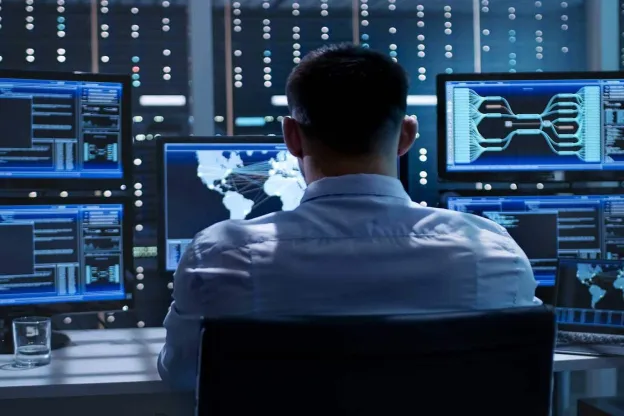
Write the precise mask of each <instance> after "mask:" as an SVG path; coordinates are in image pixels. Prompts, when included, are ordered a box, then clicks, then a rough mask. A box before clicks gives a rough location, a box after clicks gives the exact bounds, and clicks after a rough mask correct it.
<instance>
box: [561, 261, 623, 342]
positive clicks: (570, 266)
mask: <svg viewBox="0 0 624 416" xmlns="http://www.w3.org/2000/svg"><path fill="white" fill-rule="evenodd" d="M623 290H624V260H618V261H612V260H591V261H590V260H569V259H568V260H562V261H561V262H560V264H559V271H558V274H557V296H556V301H555V306H556V314H557V323H558V327H559V329H560V330H562V331H573V332H588V333H603V334H611V335H624V296H623Z"/></svg>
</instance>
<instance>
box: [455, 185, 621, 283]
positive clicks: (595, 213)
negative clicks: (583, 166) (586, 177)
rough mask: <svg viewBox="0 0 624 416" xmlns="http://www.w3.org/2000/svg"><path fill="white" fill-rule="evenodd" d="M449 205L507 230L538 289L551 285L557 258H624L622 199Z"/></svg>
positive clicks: (515, 199) (466, 200)
mask: <svg viewBox="0 0 624 416" xmlns="http://www.w3.org/2000/svg"><path fill="white" fill-rule="evenodd" d="M447 206H448V209H450V210H453V211H461V212H467V213H471V214H476V215H480V216H482V217H485V218H489V219H490V220H492V221H494V222H496V223H498V224H500V225H502V226H503V227H505V228H506V229H507V230H508V231H509V234H510V235H511V236H512V237H513V238H514V240H515V241H516V242H517V243H518V245H519V246H520V247H521V248H522V249H523V250H524V251H525V253H526V254H527V257H528V258H529V261H530V262H531V265H532V266H533V272H534V274H535V278H536V280H537V282H538V284H539V285H540V286H554V284H555V276H556V271H557V264H558V260H559V259H565V258H570V259H574V258H583V259H619V258H623V257H624V228H622V227H620V224H621V222H622V221H624V196H621V195H602V196H600V195H592V196H579V195H564V196H487V197H485V196H483V197H482V196H474V197H468V196H466V197H450V198H449V199H448V203H447Z"/></svg>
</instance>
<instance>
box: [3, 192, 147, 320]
mask: <svg viewBox="0 0 624 416" xmlns="http://www.w3.org/2000/svg"><path fill="white" fill-rule="evenodd" d="M16 205H26V206H42V205H122V207H123V213H122V215H123V218H122V236H121V237H122V244H123V246H122V247H123V249H122V261H123V263H124V267H123V270H122V274H123V279H124V291H125V299H119V300H106V301H94V302H65V303H61V302H59V303H42V304H20V305H0V313H2V315H7V316H16V315H24V316H25V315H33V314H34V315H43V316H54V315H63V314H73V313H83V312H108V311H121V310H126V308H127V310H130V309H133V308H134V301H135V287H134V286H135V276H134V257H133V252H132V247H133V239H134V209H133V204H132V202H131V201H130V200H129V198H123V197H111V198H102V197H100V198H95V197H94V198H80V199H70V198H15V199H5V200H3V203H2V204H0V209H2V208H3V207H9V206H16Z"/></svg>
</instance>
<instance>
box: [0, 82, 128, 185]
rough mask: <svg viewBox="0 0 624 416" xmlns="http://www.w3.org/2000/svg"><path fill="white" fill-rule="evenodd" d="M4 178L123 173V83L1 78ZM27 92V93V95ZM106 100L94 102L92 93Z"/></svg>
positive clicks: (0, 166) (0, 170)
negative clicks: (96, 103)
mask: <svg viewBox="0 0 624 416" xmlns="http://www.w3.org/2000/svg"><path fill="white" fill-rule="evenodd" d="M0 83H2V85H3V94H2V96H1V97H0V100H1V101H2V102H3V106H2V108H3V109H4V110H3V113H2V114H0V128H2V129H4V130H5V131H10V134H7V135H5V136H3V137H4V138H3V139H2V140H0V177H4V178H5V179H6V178H30V179H39V178H41V179H43V178H47V179H79V178H82V179H87V178H97V179H107V178H108V179H113V178H122V177H123V166H122V129H123V120H122V118H121V117H122V116H121V115H122V113H123V109H122V101H123V98H122V94H123V86H122V84H120V83H105V82H90V81H89V82H85V81H63V80H27V79H7V78H5V79H0ZM24 96H28V99H25V98H24ZM96 96H98V97H102V98H100V99H101V100H105V101H103V103H105V105H104V104H101V103H100V102H99V101H98V103H99V105H94V104H93V101H94V97H96Z"/></svg>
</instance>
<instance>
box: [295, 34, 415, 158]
mask: <svg viewBox="0 0 624 416" xmlns="http://www.w3.org/2000/svg"><path fill="white" fill-rule="evenodd" d="M408 88H409V79H408V77H407V74H406V72H405V70H404V69H403V68H402V67H401V66H400V65H399V64H398V63H396V62H394V61H393V60H392V59H391V58H390V57H389V56H388V55H385V54H383V53H380V52H375V51H373V50H370V49H368V48H363V47H360V46H355V45H350V44H343V45H333V46H325V47H322V48H320V49H317V50H315V51H313V52H310V53H309V54H307V55H306V56H305V57H304V58H303V59H302V60H301V62H300V63H299V65H297V66H296V67H295V68H294V69H293V71H292V72H291V74H290V76H289V77H288V82H287V84H286V96H287V98H288V108H289V110H290V113H291V115H292V116H293V118H294V119H295V120H297V122H299V124H300V125H301V128H302V130H303V131H304V133H305V134H306V136H308V137H309V138H310V139H311V140H318V141H320V142H322V143H323V144H324V145H325V146H327V147H328V148H329V149H332V150H334V151H336V152H338V153H342V154H349V155H363V154H368V153H371V152H374V151H376V150H377V149H378V148H379V147H380V146H382V145H383V144H384V142H385V140H386V139H390V138H391V135H392V134H394V133H396V132H397V131H398V128H399V126H400V125H401V122H402V120H403V118H404V117H405V113H406V111H407V90H408Z"/></svg>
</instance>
